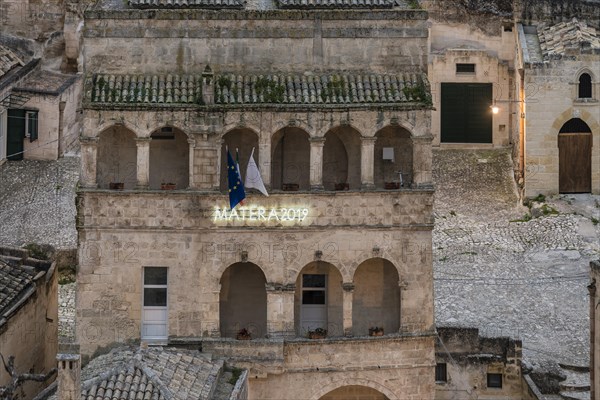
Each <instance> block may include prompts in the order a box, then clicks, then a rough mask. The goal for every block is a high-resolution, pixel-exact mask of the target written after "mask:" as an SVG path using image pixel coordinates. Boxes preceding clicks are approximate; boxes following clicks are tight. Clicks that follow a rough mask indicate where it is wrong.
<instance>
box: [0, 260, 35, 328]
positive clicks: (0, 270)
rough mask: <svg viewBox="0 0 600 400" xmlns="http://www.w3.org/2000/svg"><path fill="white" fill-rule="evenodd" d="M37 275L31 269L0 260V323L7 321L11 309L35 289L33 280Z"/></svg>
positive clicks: (33, 269)
mask: <svg viewBox="0 0 600 400" xmlns="http://www.w3.org/2000/svg"><path fill="white" fill-rule="evenodd" d="M37 273H38V271H36V269H35V268H33V267H28V266H24V265H18V264H14V265H8V264H6V263H4V262H3V261H1V260H0V322H1V321H3V320H4V319H5V318H6V319H8V317H9V316H10V315H9V314H11V311H12V309H13V307H14V306H15V305H17V304H18V303H19V302H20V301H21V300H22V299H23V298H24V297H25V296H28V294H29V291H30V289H31V288H35V284H34V282H33V278H34V277H35V276H36V275H37ZM0 324H1V323H0Z"/></svg>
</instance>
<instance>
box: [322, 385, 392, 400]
mask: <svg viewBox="0 0 600 400" xmlns="http://www.w3.org/2000/svg"><path fill="white" fill-rule="evenodd" d="M319 400H388V397H387V396H386V395H384V394H383V393H381V392H379V391H377V390H375V389H372V388H370V387H367V386H359V385H349V386H342V387H340V388H337V389H335V390H332V391H331V392H329V393H327V394H326V395H324V396H322V397H321V398H320V399H319Z"/></svg>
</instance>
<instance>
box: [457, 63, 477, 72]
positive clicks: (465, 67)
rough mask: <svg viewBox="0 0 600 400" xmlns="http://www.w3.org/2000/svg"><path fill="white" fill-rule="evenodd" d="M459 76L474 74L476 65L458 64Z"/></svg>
mask: <svg viewBox="0 0 600 400" xmlns="http://www.w3.org/2000/svg"><path fill="white" fill-rule="evenodd" d="M456 73H457V74H474V73H475V64H456Z"/></svg>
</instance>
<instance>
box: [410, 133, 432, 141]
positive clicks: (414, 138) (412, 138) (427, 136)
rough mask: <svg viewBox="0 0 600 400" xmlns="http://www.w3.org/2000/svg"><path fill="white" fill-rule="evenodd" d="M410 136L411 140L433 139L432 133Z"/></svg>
mask: <svg viewBox="0 0 600 400" xmlns="http://www.w3.org/2000/svg"><path fill="white" fill-rule="evenodd" d="M410 138H411V140H412V141H413V142H432V141H433V135H425V136H414V135H411V137H410Z"/></svg>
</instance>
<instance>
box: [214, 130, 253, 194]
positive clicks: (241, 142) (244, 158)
mask: <svg viewBox="0 0 600 400" xmlns="http://www.w3.org/2000/svg"><path fill="white" fill-rule="evenodd" d="M227 148H229V152H230V153H231V156H232V157H233V159H234V160H235V159H236V152H235V150H236V149H238V151H239V162H240V174H241V175H242V180H243V181H245V179H246V167H247V165H248V160H250V154H251V153H252V148H254V161H255V162H256V164H257V165H260V164H259V163H260V161H259V151H258V135H257V134H256V133H255V132H254V131H252V130H250V129H247V128H236V129H232V130H230V131H229V132H227V133H226V134H225V135H224V136H223V145H222V146H221V182H220V190H221V192H227V189H228V186H227Z"/></svg>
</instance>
